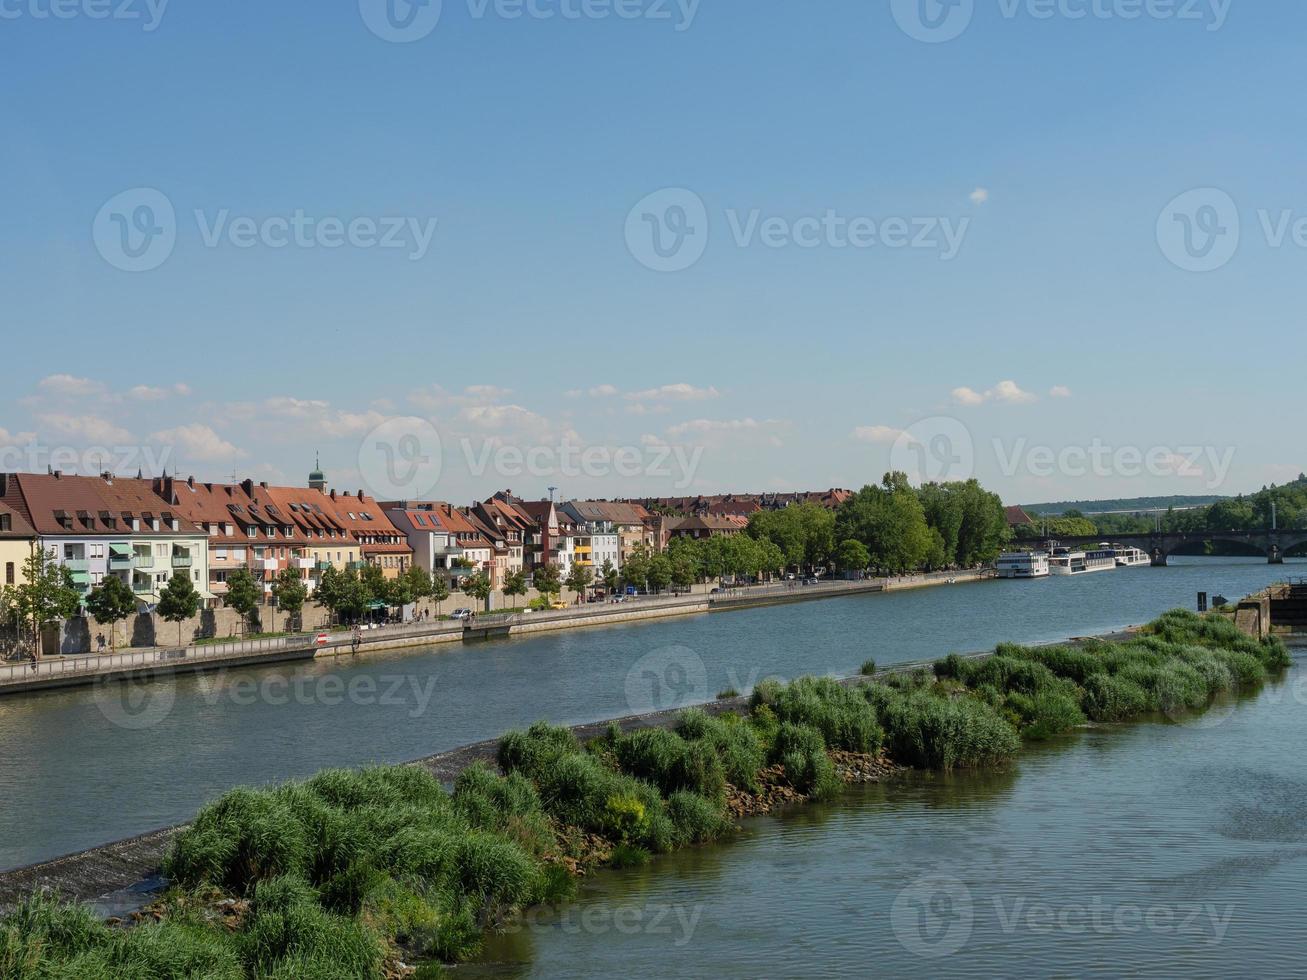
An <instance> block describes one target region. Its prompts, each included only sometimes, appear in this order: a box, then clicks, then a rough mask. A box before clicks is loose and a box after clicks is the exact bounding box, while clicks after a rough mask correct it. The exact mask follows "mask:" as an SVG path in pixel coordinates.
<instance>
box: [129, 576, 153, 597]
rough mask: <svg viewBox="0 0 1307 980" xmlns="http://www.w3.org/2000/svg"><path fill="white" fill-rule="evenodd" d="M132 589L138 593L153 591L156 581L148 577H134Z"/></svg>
mask: <svg viewBox="0 0 1307 980" xmlns="http://www.w3.org/2000/svg"><path fill="white" fill-rule="evenodd" d="M132 591H133V592H135V593H136V594H137V595H144V594H145V593H148V592H153V591H154V583H153V582H151V581H150V580H149V579H148V578H134V579H132Z"/></svg>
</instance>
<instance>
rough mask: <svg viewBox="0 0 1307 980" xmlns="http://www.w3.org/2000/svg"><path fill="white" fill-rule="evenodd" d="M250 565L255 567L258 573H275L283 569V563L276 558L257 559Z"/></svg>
mask: <svg viewBox="0 0 1307 980" xmlns="http://www.w3.org/2000/svg"><path fill="white" fill-rule="evenodd" d="M250 564H252V565H253V566H254V570H255V571H256V572H275V571H276V570H277V569H278V568H280V567H281V563H280V561H279V560H278V559H276V558H255V559H254V560H253V561H252V562H251V563H250Z"/></svg>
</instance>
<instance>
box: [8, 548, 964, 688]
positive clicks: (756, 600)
mask: <svg viewBox="0 0 1307 980" xmlns="http://www.w3.org/2000/svg"><path fill="white" fill-rule="evenodd" d="M989 577H990V576H989V573H988V572H987V571H986V570H984V569H971V570H968V571H963V572H938V573H929V574H923V575H912V576H901V577H898V578H887V579H865V580H851V581H844V580H838V581H830V582H823V583H821V584H818V585H802V584H800V583H797V582H792V581H791V582H780V583H775V584H772V585H762V586H746V587H740V588H731V589H717V590H714V591H712V592H709V591H707V587H698V589H697V591H693V592H691V593H688V594H684V595H670V596H641V597H634V598H631V599H629V600H627V601H624V602H621V603H618V604H610V603H604V604H586V605H577V606H573V607H570V608H568V609H559V610H541V611H536V612H524V613H514V614H509V615H498V614H494V613H489V614H485V615H481V616H475V617H472V618H470V619H468V620H466V621H456V620H432V621H429V622H422V623H410V624H404V625H396V626H385V627H380V628H376V629H365V630H362V631H360V632H359V633H357V634H354V633H351V632H350V631H341V630H333V631H322V632H314V633H304V634H298V635H291V636H285V637H276V638H271V639H260V640H251V641H238V640H233V641H229V642H224V643H206V644H204V645H196V646H190V647H184V648H166V647H159V648H148V649H144V650H128V651H124V652H122V653H113V654H104V655H90V654H88V655H83V656H72V657H52V658H46V659H44V660H42V661H41V662H39V663H36V664H28V663H20V664H9V665H0V696H3V695H6V694H11V695H12V694H21V693H28V692H32V691H42V690H51V689H56V688H61V687H79V686H87V685H93V684H99V683H104V682H106V681H110V680H121V681H128V680H142V679H150V678H155V677H168V676H171V675H175V674H185V673H196V672H203V671H210V670H219V669H223V668H232V667H253V666H258V665H260V664H270V665H271V664H280V663H287V662H291V661H296V660H305V659H310V658H318V657H339V656H359V655H364V654H371V653H378V652H382V651H389V650H399V649H405V648H414V647H429V646H431V645H432V644H438V643H454V642H460V641H461V642H464V643H468V642H475V641H481V640H488V639H506V638H510V637H522V636H530V635H533V634H538V633H552V632H557V631H560V630H570V629H582V628H588V629H593V628H597V627H601V626H615V625H621V624H628V623H640V622H647V621H652V620H659V619H667V618H672V617H678V616H693V615H698V614H702V613H708V612H724V611H728V610H739V609H753V608H758V607H762V606H774V605H784V604H789V603H795V602H812V601H817V600H823V599H834V598H841V597H848V596H858V595H868V594H873V593H878V592H888V591H899V590H905V589H921V588H932V587H937V586H945V585H957V584H960V583H964V582H965V583H972V582H980V581H984V580H986V579H987V578H989Z"/></svg>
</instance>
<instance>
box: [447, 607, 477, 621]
mask: <svg viewBox="0 0 1307 980" xmlns="http://www.w3.org/2000/svg"><path fill="white" fill-rule="evenodd" d="M451 618H453V619H471V618H472V610H471V609H455V610H454V611H453V613H452V614H451Z"/></svg>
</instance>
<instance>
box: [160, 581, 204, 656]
mask: <svg viewBox="0 0 1307 980" xmlns="http://www.w3.org/2000/svg"><path fill="white" fill-rule="evenodd" d="M158 609H159V615H160V616H162V617H163V618H164V619H165V620H167V621H168V622H170V623H176V624H177V645H178V646H181V643H182V623H183V622H185V621H186V620H188V619H191V618H192V617H193V616H195V615H196V613H198V612H199V611H200V594H199V592H197V591H195V584H194V583H193V582H191V577H190V575H188V574H187V573H186V572H173V575H172V578H171V579H169V580H168V586H167V588H165V589H164V590H163V592H162V593H161V594H160V595H159V607H158Z"/></svg>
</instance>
